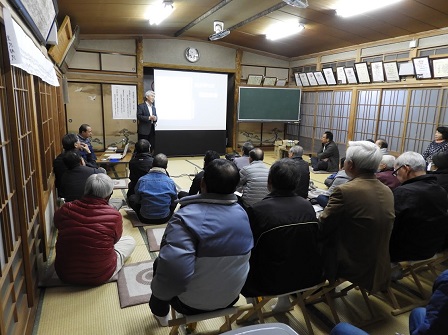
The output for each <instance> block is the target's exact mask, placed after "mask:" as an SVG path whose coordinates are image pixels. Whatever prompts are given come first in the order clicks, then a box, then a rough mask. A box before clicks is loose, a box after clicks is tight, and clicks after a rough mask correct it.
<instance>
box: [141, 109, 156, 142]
mask: <svg viewBox="0 0 448 335" xmlns="http://www.w3.org/2000/svg"><path fill="white" fill-rule="evenodd" d="M149 115H150V113H149V107H148V104H147V103H146V102H144V103H142V104H140V105H138V106H137V123H138V126H137V132H138V133H139V134H141V135H149V134H150V133H152V132H155V124H156V123H157V119H156V121H151V120H149ZM152 115H154V116H156V117H157V112H156V107H155V106H154V105H152Z"/></svg>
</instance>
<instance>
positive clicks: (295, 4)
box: [283, 0, 308, 8]
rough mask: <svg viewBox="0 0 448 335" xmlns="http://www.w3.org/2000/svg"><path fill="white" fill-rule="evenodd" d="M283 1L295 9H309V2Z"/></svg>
mask: <svg viewBox="0 0 448 335" xmlns="http://www.w3.org/2000/svg"><path fill="white" fill-rule="evenodd" d="M283 1H284V2H286V3H287V4H288V5H290V6H293V7H299V8H306V7H308V0H283Z"/></svg>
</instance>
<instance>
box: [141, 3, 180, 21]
mask: <svg viewBox="0 0 448 335" xmlns="http://www.w3.org/2000/svg"><path fill="white" fill-rule="evenodd" d="M173 10H174V6H173V1H170V0H165V1H163V2H161V3H159V4H157V5H152V6H149V9H148V14H147V17H148V19H149V24H150V25H153V24H155V25H158V24H159V23H161V22H162V21H163V20H165V19H166V18H167V17H168V16H170V15H171V13H172V12H173Z"/></svg>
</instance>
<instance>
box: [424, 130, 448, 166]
mask: <svg viewBox="0 0 448 335" xmlns="http://www.w3.org/2000/svg"><path fill="white" fill-rule="evenodd" d="M447 150H448V127H437V130H436V133H435V135H434V141H432V142H431V143H430V144H429V146H428V148H427V149H426V150H425V152H424V153H423V154H422V156H423V158H424V159H425V160H426V162H427V164H429V163H431V162H432V156H434V154H436V153H438V152H443V151H447Z"/></svg>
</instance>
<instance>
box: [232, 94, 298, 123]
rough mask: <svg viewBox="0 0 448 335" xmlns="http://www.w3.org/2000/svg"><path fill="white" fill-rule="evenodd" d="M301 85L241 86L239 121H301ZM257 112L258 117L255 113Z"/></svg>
mask: <svg viewBox="0 0 448 335" xmlns="http://www.w3.org/2000/svg"><path fill="white" fill-rule="evenodd" d="M301 101H302V90H301V89H300V88H299V87H288V88H286V87H243V86H242V87H240V88H239V101H238V118H237V120H238V122H297V121H300V104H301ZM255 113H257V115H258V116H257V117H255V116H254V114H255Z"/></svg>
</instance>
